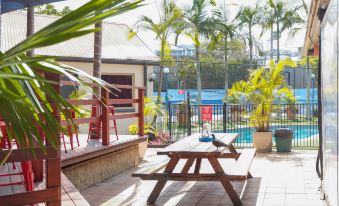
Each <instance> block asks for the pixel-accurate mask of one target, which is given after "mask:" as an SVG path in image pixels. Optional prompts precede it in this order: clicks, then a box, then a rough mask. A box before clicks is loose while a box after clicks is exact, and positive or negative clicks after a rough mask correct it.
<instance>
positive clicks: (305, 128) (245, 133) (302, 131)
mask: <svg viewBox="0 0 339 206" xmlns="http://www.w3.org/2000/svg"><path fill="white" fill-rule="evenodd" d="M285 127H288V128H290V129H292V130H293V139H294V140H304V139H307V138H309V137H311V136H313V135H316V134H319V131H318V127H317V125H289V126H285ZM277 128H281V127H280V126H271V131H273V132H274V131H275V130H276V129H277ZM254 131H255V129H254V128H235V129H228V130H227V132H229V133H239V134H240V136H239V137H238V138H237V141H236V142H237V143H252V142H253V140H252V134H253V132H254ZM273 134H274V133H273ZM273 141H275V138H273Z"/></svg>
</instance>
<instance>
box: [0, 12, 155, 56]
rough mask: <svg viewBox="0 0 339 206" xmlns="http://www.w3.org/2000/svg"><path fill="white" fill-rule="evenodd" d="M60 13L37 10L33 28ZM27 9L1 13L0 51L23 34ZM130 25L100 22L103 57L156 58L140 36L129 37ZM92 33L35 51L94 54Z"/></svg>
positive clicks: (19, 39)
mask: <svg viewBox="0 0 339 206" xmlns="http://www.w3.org/2000/svg"><path fill="white" fill-rule="evenodd" d="M58 18H59V17H57V16H48V15H41V14H36V16H35V31H38V30H39V29H41V28H43V27H44V26H46V25H48V24H50V23H52V22H54V21H56V20H57V19H58ZM26 22H27V19H26V12H9V13H6V14H3V15H2V35H1V47H2V49H1V50H2V51H6V50H8V49H10V48H11V47H13V46H14V45H15V44H17V43H19V42H20V41H22V40H24V39H25V38H26ZM128 32H129V27H128V26H127V25H125V24H120V23H112V22H104V23H103V41H102V42H103V47H102V58H103V59H118V60H126V59H129V60H138V61H140V60H144V61H158V60H159V58H158V56H156V55H155V54H154V53H153V51H152V50H151V49H150V48H149V47H147V45H146V44H145V43H144V42H143V41H142V40H141V39H140V38H139V37H135V38H133V39H131V40H129V39H128ZM93 52H94V34H88V35H85V36H82V37H78V38H76V39H72V40H69V41H66V42H64V43H61V44H57V45H53V46H49V47H45V48H41V49H37V50H35V54H39V55H48V56H59V57H78V58H93Z"/></svg>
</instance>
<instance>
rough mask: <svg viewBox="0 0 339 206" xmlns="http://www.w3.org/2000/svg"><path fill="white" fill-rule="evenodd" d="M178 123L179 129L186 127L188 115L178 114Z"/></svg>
mask: <svg viewBox="0 0 339 206" xmlns="http://www.w3.org/2000/svg"><path fill="white" fill-rule="evenodd" d="M177 121H178V124H179V127H186V126H187V114H186V113H181V112H178V113H177Z"/></svg>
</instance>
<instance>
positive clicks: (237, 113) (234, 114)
mask: <svg viewBox="0 0 339 206" xmlns="http://www.w3.org/2000/svg"><path fill="white" fill-rule="evenodd" d="M231 120H232V122H239V121H240V120H241V112H240V111H234V112H232V113H231Z"/></svg>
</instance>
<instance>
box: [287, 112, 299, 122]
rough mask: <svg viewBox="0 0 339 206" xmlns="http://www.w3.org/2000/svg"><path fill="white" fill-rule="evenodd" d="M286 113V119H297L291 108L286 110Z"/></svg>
mask: <svg viewBox="0 0 339 206" xmlns="http://www.w3.org/2000/svg"><path fill="white" fill-rule="evenodd" d="M286 113H287V119H288V120H296V119H297V113H296V112H293V111H291V110H287V111H286Z"/></svg>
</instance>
